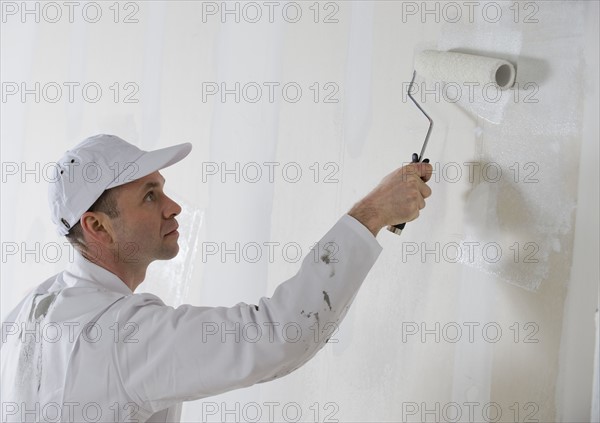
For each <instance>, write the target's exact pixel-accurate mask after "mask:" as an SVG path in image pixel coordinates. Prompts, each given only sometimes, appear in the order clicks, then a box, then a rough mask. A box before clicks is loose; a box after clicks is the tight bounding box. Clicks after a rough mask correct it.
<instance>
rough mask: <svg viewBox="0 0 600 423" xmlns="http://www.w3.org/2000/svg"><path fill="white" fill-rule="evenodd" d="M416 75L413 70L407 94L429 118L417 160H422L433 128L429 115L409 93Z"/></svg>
mask: <svg viewBox="0 0 600 423" xmlns="http://www.w3.org/2000/svg"><path fill="white" fill-rule="evenodd" d="M416 75H417V71H416V70H415V71H413V77H412V80H411V81H410V85H409V86H408V96H409V97H410V99H411V100H412V101H413V103H415V105H416V106H417V107H418V108H419V110H420V111H421V112H422V113H423V114H424V115H425V117H426V118H427V120H429V129H428V130H427V135H426V136H425V142H424V143H423V147H422V148H421V154H420V155H419V162H420V161H421V160H423V155H424V154H425V148H426V147H427V143H428V142H429V135H431V131H432V130H433V120H432V119H431V118H430V117H429V115H428V114H427V113H426V112H425V110H423V108H422V107H421V106H420V105H419V103H417V101H416V100H415V99H414V98H413V96H412V95H411V91H412V87H413V85H414V83H415V76H416Z"/></svg>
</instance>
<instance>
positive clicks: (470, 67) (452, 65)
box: [388, 50, 517, 235]
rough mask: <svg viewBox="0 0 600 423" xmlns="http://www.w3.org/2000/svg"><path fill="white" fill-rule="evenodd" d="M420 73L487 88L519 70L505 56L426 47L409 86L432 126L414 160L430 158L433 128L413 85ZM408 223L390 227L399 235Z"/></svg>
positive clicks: (511, 79) (503, 83) (504, 83)
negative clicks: (413, 90) (426, 151)
mask: <svg viewBox="0 0 600 423" xmlns="http://www.w3.org/2000/svg"><path fill="white" fill-rule="evenodd" d="M417 73H418V74H419V75H421V76H422V77H423V78H425V79H429V80H433V81H438V82H444V83H457V84H463V85H466V84H479V85H480V86H482V87H484V88H485V87H489V86H490V85H493V86H495V87H496V88H497V89H500V90H505V89H508V88H510V87H512V86H513V85H514V83H515V77H516V74H517V73H516V70H515V67H514V65H513V64H512V63H510V62H508V61H506V60H503V59H498V58H493V57H487V56H478V55H475V54H467V53H457V52H449V51H447V52H442V51H436V50H425V51H422V52H421V53H419V54H418V55H417V57H416V58H415V70H414V71H413V77H412V80H411V81H410V84H409V86H408V97H409V98H410V99H411V100H412V102H413V103H414V104H415V105H416V106H417V107H418V108H419V110H420V111H421V112H422V113H423V115H425V117H426V118H427V119H428V120H429V129H428V130H427V135H426V136H425V141H424V142H423V146H422V147H421V153H420V154H417V153H413V155H412V159H411V162H412V163H419V162H421V161H422V162H424V163H428V162H429V159H423V155H424V154H425V148H426V147H427V143H428V142H429V136H430V135H431V132H432V130H433V120H432V119H431V118H430V117H429V115H428V114H427V113H426V112H425V110H423V108H422V107H421V105H420V104H419V103H417V101H416V100H415V99H414V97H413V96H412V88H413V85H414V82H415V77H416V75H417ZM405 226H406V223H401V224H399V225H394V226H391V225H390V226H388V230H389V231H390V232H393V233H395V234H396V235H400V234H401V233H402V230H403V229H404V227H405Z"/></svg>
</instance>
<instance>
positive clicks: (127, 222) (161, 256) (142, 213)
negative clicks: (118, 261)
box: [111, 172, 181, 263]
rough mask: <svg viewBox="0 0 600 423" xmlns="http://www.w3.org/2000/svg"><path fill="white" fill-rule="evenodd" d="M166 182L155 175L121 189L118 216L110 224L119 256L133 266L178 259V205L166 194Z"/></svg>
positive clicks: (117, 194) (118, 194)
mask: <svg viewBox="0 0 600 423" xmlns="http://www.w3.org/2000/svg"><path fill="white" fill-rule="evenodd" d="M164 183H165V179H164V178H163V176H162V175H161V174H160V173H159V172H154V173H152V174H150V175H148V176H145V177H143V178H141V179H138V180H135V181H133V182H130V183H128V184H125V185H122V186H121V187H119V189H118V192H117V193H116V196H117V209H118V210H119V216H118V217H116V218H114V219H112V220H111V224H112V227H113V230H114V231H113V232H114V234H113V237H114V240H115V242H116V244H115V245H116V248H119V251H117V252H118V254H119V257H120V258H122V259H125V260H127V259H129V260H131V261H132V262H137V263H140V262H142V263H143V262H147V263H150V262H151V261H153V260H169V259H172V258H173V257H175V256H176V255H177V252H178V251H179V245H178V244H177V239H178V238H179V232H177V228H178V227H179V225H178V223H177V220H175V216H176V215H178V214H179V213H180V212H181V207H180V206H179V204H177V203H176V202H174V201H173V200H171V199H170V198H169V197H167V196H166V195H165V193H164V192H163V187H164Z"/></svg>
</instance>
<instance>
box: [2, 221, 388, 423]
mask: <svg viewBox="0 0 600 423" xmlns="http://www.w3.org/2000/svg"><path fill="white" fill-rule="evenodd" d="M314 249H317V251H316V253H318V254H315V251H313V250H311V251H310V252H309V254H308V255H307V256H306V257H305V258H304V259H303V261H302V265H301V267H300V270H299V271H298V273H297V274H296V275H295V276H293V277H292V278H290V279H289V280H287V281H285V282H284V283H282V284H280V285H279V286H278V287H277V289H276V290H275V292H274V293H273V296H272V297H271V298H267V297H263V298H261V299H260V301H259V303H258V305H252V304H245V303H239V304H237V305H235V306H234V307H195V306H191V305H182V306H180V307H177V308H173V307H170V306H167V305H165V304H164V303H163V302H162V301H161V299H160V298H158V297H157V296H155V295H152V294H148V293H143V294H134V293H133V292H132V291H131V290H130V289H129V288H128V287H127V286H126V285H125V284H124V283H123V282H122V281H121V280H120V279H119V278H118V277H117V276H115V275H114V274H112V273H110V272H109V271H107V270H106V269H104V268H102V267H100V266H97V265H95V264H93V263H91V262H89V261H87V260H86V259H84V258H83V257H82V256H81V255H79V254H76V259H75V260H74V262H73V263H71V264H70V265H69V266H68V268H67V270H65V271H64V272H61V273H59V274H57V275H55V276H53V277H51V278H50V279H48V280H47V281H46V282H44V283H42V284H41V285H39V286H38V287H37V288H36V289H35V290H34V291H33V292H32V293H30V294H29V295H28V296H27V297H26V298H25V299H24V300H23V301H21V303H20V304H19V305H18V306H17V307H16V308H15V309H14V310H13V311H12V312H11V313H10V314H9V315H8V318H7V319H6V321H5V322H3V323H2V350H1V353H2V391H1V395H2V421H3V422H5V421H6V422H13V421H14V422H24V421H27V422H29V421H60V422H75V421H77V422H80V421H81V422H85V421H100V422H108V421H110V422H115V421H118V422H125V421H138V422H146V421H153V422H154V421H156V422H178V421H179V418H180V412H181V402H182V401H191V400H197V399H200V398H205V397H209V396H212V395H217V394H220V393H223V392H226V391H230V390H233V389H237V388H242V387H247V386H250V385H253V384H255V383H261V382H266V381H270V380H273V379H276V378H279V377H282V376H285V375H287V374H289V373H291V372H292V371H294V370H295V369H297V368H298V367H300V366H302V365H303V364H304V363H306V362H307V361H308V360H309V359H310V358H312V357H313V356H314V355H315V354H316V353H317V352H318V351H319V350H320V349H321V348H322V347H323V346H324V345H325V343H326V342H327V340H328V338H329V336H330V334H331V333H332V332H333V331H334V330H335V327H336V325H338V324H339V323H340V322H341V320H342V319H343V318H344V316H345V315H346V312H347V311H348V308H349V307H350V304H351V303H352V301H353V299H354V297H355V295H356V293H357V291H358V289H359V288H360V286H361V284H362V282H363V280H364V279H365V277H366V276H367V273H368V272H369V270H370V269H371V267H372V266H373V264H374V263H375V261H376V259H377V257H378V256H379V254H380V252H381V250H382V247H381V246H380V244H379V243H378V242H377V240H376V239H375V237H374V236H373V234H372V233H371V232H369V230H368V229H367V228H366V227H365V226H363V225H362V224H361V223H360V222H358V221H357V220H356V219H354V218H353V217H351V216H349V215H344V216H342V217H341V218H340V219H339V221H338V222H337V223H336V224H335V225H334V226H333V227H332V228H331V229H330V230H329V231H328V232H327V233H326V234H325V236H324V237H323V238H322V239H321V240H320V241H319V243H318V244H317V245H316V246H315V247H314ZM328 251H330V253H329V255H328ZM317 257H318V259H317ZM315 324H317V325H315Z"/></svg>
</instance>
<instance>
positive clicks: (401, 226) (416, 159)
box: [388, 153, 429, 235]
mask: <svg viewBox="0 0 600 423" xmlns="http://www.w3.org/2000/svg"><path fill="white" fill-rule="evenodd" d="M420 161H421V160H420V157H419V155H418V154H417V153H413V155H412V160H411V162H412V163H419V162H420ZM423 163H429V159H425V160H423ZM405 226H406V223H399V224H398V225H393V226H392V225H390V226H388V231H390V232H393V233H395V234H396V235H400V234H401V233H402V231H403V230H404V227H405Z"/></svg>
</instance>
